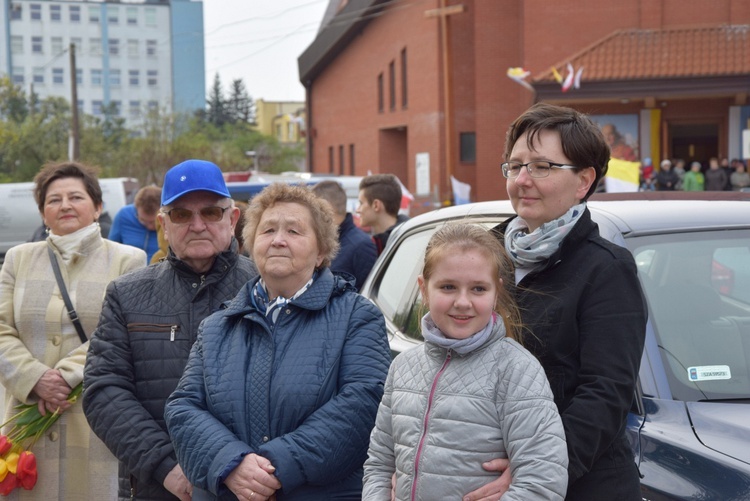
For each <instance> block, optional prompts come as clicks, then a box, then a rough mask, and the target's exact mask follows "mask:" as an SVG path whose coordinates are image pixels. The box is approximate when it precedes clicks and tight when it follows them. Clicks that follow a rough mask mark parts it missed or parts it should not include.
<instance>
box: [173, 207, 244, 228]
mask: <svg viewBox="0 0 750 501" xmlns="http://www.w3.org/2000/svg"><path fill="white" fill-rule="evenodd" d="M229 209H231V207H203V208H202V209H200V210H199V211H198V214H200V216H201V219H202V220H203V222H204V223H218V222H219V221H221V219H222V218H223V217H224V212H226V211H228V210H229ZM162 212H163V213H164V214H166V215H167V216H169V220H170V221H172V223H174V224H187V223H189V222H190V221H192V220H193V216H194V215H195V211H192V210H190V209H183V208H180V207H178V208H175V209H170V210H165V211H162Z"/></svg>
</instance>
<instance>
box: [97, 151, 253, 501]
mask: <svg viewBox="0 0 750 501" xmlns="http://www.w3.org/2000/svg"><path fill="white" fill-rule="evenodd" d="M161 197H162V198H161V205H162V207H161V210H160V212H159V215H158V218H159V222H160V223H161V225H162V227H163V228H164V234H165V236H166V238H167V240H168V241H169V254H168V256H167V258H166V259H164V260H162V261H160V262H158V263H156V264H153V265H151V266H149V267H147V268H142V269H140V270H138V271H136V272H133V273H130V274H128V275H124V276H122V277H120V278H118V279H116V280H114V281H113V282H111V283H110V285H109V287H108V288H107V293H106V295H105V298H104V305H103V308H102V314H101V317H100V319H99V326H98V327H97V329H96V331H95V332H94V334H93V336H92V337H91V343H90V346H89V352H88V356H87V359H86V366H85V372H84V386H85V392H84V398H83V409H84V412H85V413H86V417H87V419H88V421H89V423H90V424H91V428H92V429H93V430H94V432H95V433H96V435H97V436H98V437H99V438H101V439H102V440H103V441H104V443H105V444H107V447H109V449H110V450H111V451H112V453H113V454H114V455H115V456H117V458H118V459H119V461H120V473H119V477H120V479H119V482H120V486H119V497H120V498H130V499H151V500H161V499H164V500H167V499H169V500H174V499H180V500H184V501H187V500H189V499H190V497H191V492H192V487H191V485H190V483H189V482H188V480H187V479H186V478H185V475H184V474H183V472H182V468H181V467H180V465H179V464H178V463H177V459H176V456H175V452H174V449H173V448H172V443H171V441H170V438H169V435H168V433H167V428H166V425H165V423H164V417H163V416H164V404H165V403H166V400H167V398H168V397H169V395H170V394H171V393H172V391H173V390H174V389H175V387H176V386H177V382H178V381H179V379H180V376H182V372H183V370H184V368H185V364H186V363H187V359H188V355H189V354H190V349H191V347H192V345H193V342H194V341H195V339H196V336H197V332H198V325H199V324H200V322H201V320H203V319H204V318H205V317H207V316H208V315H210V314H211V313H213V312H214V311H216V310H218V309H219V306H220V305H221V303H222V302H224V301H228V300H229V299H231V298H233V297H234V296H235V295H236V294H237V292H238V291H239V289H240V288H241V287H242V286H243V285H245V283H247V281H248V280H250V279H251V278H253V277H255V276H256V275H257V273H258V272H257V270H256V268H255V266H254V264H253V263H252V261H251V260H250V259H248V258H246V257H244V256H240V255H239V254H238V252H237V241H236V240H235V238H234V227H235V225H236V224H237V221H238V219H239V217H240V211H239V209H238V208H236V207H235V206H234V202H233V201H232V199H231V198H230V196H229V192H228V191H227V187H226V184H225V182H224V177H223V175H222V173H221V170H220V169H219V167H217V166H216V165H214V164H212V163H211V162H206V161H203V160H187V161H185V162H182V163H181V164H178V165H176V166H174V167H172V168H171V169H170V170H169V171H168V172H167V174H166V175H165V177H164V186H163V188H162V195H161Z"/></svg>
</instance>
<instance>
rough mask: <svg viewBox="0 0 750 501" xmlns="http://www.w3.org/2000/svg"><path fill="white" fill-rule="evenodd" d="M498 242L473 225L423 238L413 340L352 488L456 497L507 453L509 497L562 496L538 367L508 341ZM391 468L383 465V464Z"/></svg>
mask: <svg viewBox="0 0 750 501" xmlns="http://www.w3.org/2000/svg"><path fill="white" fill-rule="evenodd" d="M508 263H509V261H508V259H507V254H505V250H504V249H503V248H502V247H501V245H500V244H499V242H498V240H497V239H496V238H494V237H493V236H492V235H491V234H489V233H488V232H487V231H486V230H484V229H483V228H481V227H479V226H475V225H469V224H450V225H447V226H445V227H443V228H442V229H441V230H439V231H437V232H436V233H435V234H434V235H433V237H432V238H431V239H430V242H429V244H428V245H427V250H426V253H425V263H424V270H423V272H422V275H421V276H420V277H419V286H420V289H421V292H422V297H423V298H424V304H425V306H426V307H427V308H428V309H429V313H427V314H426V315H425V316H424V318H423V319H422V335H423V336H424V338H425V343H424V345H423V346H419V347H417V348H414V349H412V350H409V351H406V352H404V353H402V354H400V355H399V356H398V357H396V359H395V360H394V361H393V364H392V365H391V368H390V371H389V373H388V379H387V380H386V383H385V393H384V395H383V399H382V401H381V402H380V407H379V409H378V415H377V419H376V422H375V428H374V429H373V431H372V434H371V437H370V448H369V451H368V459H367V461H366V463H365V476H364V491H363V496H362V498H363V499H364V500H383V501H390V499H391V489H392V488H393V487H394V485H393V481H394V479H395V493H396V499H398V500H425V501H427V500H435V499H450V500H455V499H461V498H462V497H463V496H464V495H466V494H468V493H469V492H471V491H473V490H475V489H477V488H479V487H481V486H483V485H484V484H486V483H487V482H488V481H490V480H493V479H495V478H497V473H496V472H490V471H485V470H484V469H483V468H482V463H483V462H485V461H489V460H492V459H495V458H498V457H507V458H509V459H510V468H511V474H512V479H513V480H512V482H511V486H510V488H509V490H508V491H507V492H506V493H505V495H504V496H503V498H502V499H503V500H504V501H510V500H528V499H535V500H543V499H549V500H562V499H563V497H564V495H565V492H566V489H567V485H568V471H567V467H568V452H567V448H566V444H565V432H564V430H563V426H562V422H561V420H560V416H559V414H558V412H557V408H556V406H555V404H554V402H553V400H552V392H551V391H550V388H549V384H548V383H547V378H546V376H545V374H544V370H543V369H542V367H541V366H540V365H539V362H538V361H537V360H536V358H534V356H533V355H531V354H530V353H529V352H528V351H526V350H525V349H524V348H523V347H522V346H521V345H520V344H519V343H518V342H517V341H516V339H517V337H518V335H519V332H518V330H519V328H520V320H519V315H518V310H517V307H516V306H515V303H514V301H513V298H512V295H511V294H510V293H509V292H508V291H507V289H506V288H505V287H503V281H504V280H503V278H505V277H507V278H506V280H505V281H506V282H507V283H511V284H512V283H513V278H512V270H511V266H510V265H509V264H508ZM394 473H395V476H394Z"/></svg>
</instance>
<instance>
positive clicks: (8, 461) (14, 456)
mask: <svg viewBox="0 0 750 501" xmlns="http://www.w3.org/2000/svg"><path fill="white" fill-rule="evenodd" d="M5 465H6V466H7V468H8V471H9V472H10V473H12V474H14V475H15V474H16V468H18V453H17V452H10V453H8V456H7V457H6V458H5Z"/></svg>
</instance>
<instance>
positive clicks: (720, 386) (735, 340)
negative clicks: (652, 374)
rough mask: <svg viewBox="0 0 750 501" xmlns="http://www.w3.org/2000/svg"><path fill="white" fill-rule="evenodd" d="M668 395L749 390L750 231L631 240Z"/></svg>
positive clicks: (712, 395)
mask: <svg viewBox="0 0 750 501" xmlns="http://www.w3.org/2000/svg"><path fill="white" fill-rule="evenodd" d="M628 246H629V247H630V248H631V250H632V251H633V255H634V257H635V261H636V263H637V266H638V273H639V275H640V278H641V283H642V285H643V290H644V293H645V295H646V298H647V301H648V304H649V318H650V321H651V323H652V326H653V327H654V333H655V334H656V337H657V341H658V344H659V349H660V355H661V358H662V360H663V363H664V366H665V367H666V369H667V378H668V380H669V385H670V389H671V391H672V395H673V398H676V399H679V400H686V401H703V400H725V399H738V398H748V397H749V396H750V231H748V230H732V231H722V232H715V231H706V232H692V233H682V234H662V235H659V236H654V237H639V238H633V239H631V240H629V241H628Z"/></svg>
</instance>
